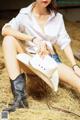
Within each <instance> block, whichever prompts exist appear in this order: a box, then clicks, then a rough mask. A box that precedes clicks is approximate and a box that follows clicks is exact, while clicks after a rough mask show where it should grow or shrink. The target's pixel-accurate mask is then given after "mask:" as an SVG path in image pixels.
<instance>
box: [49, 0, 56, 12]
mask: <svg viewBox="0 0 80 120" xmlns="http://www.w3.org/2000/svg"><path fill="white" fill-rule="evenodd" d="M47 10H48V12H49V13H50V12H51V10H53V11H54V12H55V14H56V13H57V11H58V6H57V3H56V0H51V3H50V4H49V5H48V6H47Z"/></svg>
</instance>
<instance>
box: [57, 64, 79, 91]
mask: <svg viewBox="0 0 80 120" xmlns="http://www.w3.org/2000/svg"><path fill="white" fill-rule="evenodd" d="M58 69H59V76H60V80H61V81H63V82H66V83H68V84H69V85H71V86H72V87H74V88H76V89H77V90H78V91H79V92H80V77H78V76H77V75H76V74H75V72H74V71H73V70H72V69H71V68H70V67H68V66H67V65H65V64H63V63H60V64H59V66H58Z"/></svg>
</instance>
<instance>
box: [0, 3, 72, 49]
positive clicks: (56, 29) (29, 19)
mask: <svg viewBox="0 0 80 120" xmlns="http://www.w3.org/2000/svg"><path fill="white" fill-rule="evenodd" d="M32 4H33V3H32ZM32 4H31V5H29V6H28V7H26V8H22V9H21V10H20V12H19V14H18V15H17V16H16V17H15V18H13V19H12V20H11V21H10V22H8V23H6V24H5V25H4V26H3V28H2V30H3V29H4V27H6V26H11V27H12V28H14V29H15V30H18V31H20V32H23V33H25V34H29V35H32V36H35V37H38V38H40V39H43V40H45V41H50V42H51V44H58V45H59V46H60V48H61V49H64V48H65V47H66V46H67V45H68V44H69V43H70V41H71V39H70V37H69V35H68V33H67V32H66V29H65V25H64V20H63V16H62V14H60V13H59V12H58V13H57V14H56V15H55V13H54V11H51V15H50V16H49V18H48V20H47V22H46V24H45V26H44V33H43V31H42V30H41V28H40V26H39V24H38V23H37V21H36V19H35V17H34V16H33V14H32Z"/></svg>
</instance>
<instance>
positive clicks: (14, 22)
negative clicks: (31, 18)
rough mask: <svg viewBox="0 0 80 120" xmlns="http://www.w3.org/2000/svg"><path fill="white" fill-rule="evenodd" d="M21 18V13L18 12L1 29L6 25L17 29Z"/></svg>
mask: <svg viewBox="0 0 80 120" xmlns="http://www.w3.org/2000/svg"><path fill="white" fill-rule="evenodd" d="M21 19H22V14H21V13H19V14H18V15H17V16H16V17H15V18H12V19H11V20H10V21H9V22H8V23H6V24H5V25H4V26H3V28H2V30H3V29H4V28H5V27H7V26H10V27H11V28H13V29H15V30H19V25H20V21H21Z"/></svg>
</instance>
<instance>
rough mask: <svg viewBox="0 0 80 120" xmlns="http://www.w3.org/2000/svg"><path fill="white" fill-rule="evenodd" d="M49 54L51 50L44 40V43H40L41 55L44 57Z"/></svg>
mask: <svg viewBox="0 0 80 120" xmlns="http://www.w3.org/2000/svg"><path fill="white" fill-rule="evenodd" d="M48 54H49V51H48V49H47V45H46V43H45V42H44V41H42V43H41V44H40V49H39V55H40V56H43V57H44V56H45V55H48Z"/></svg>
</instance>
